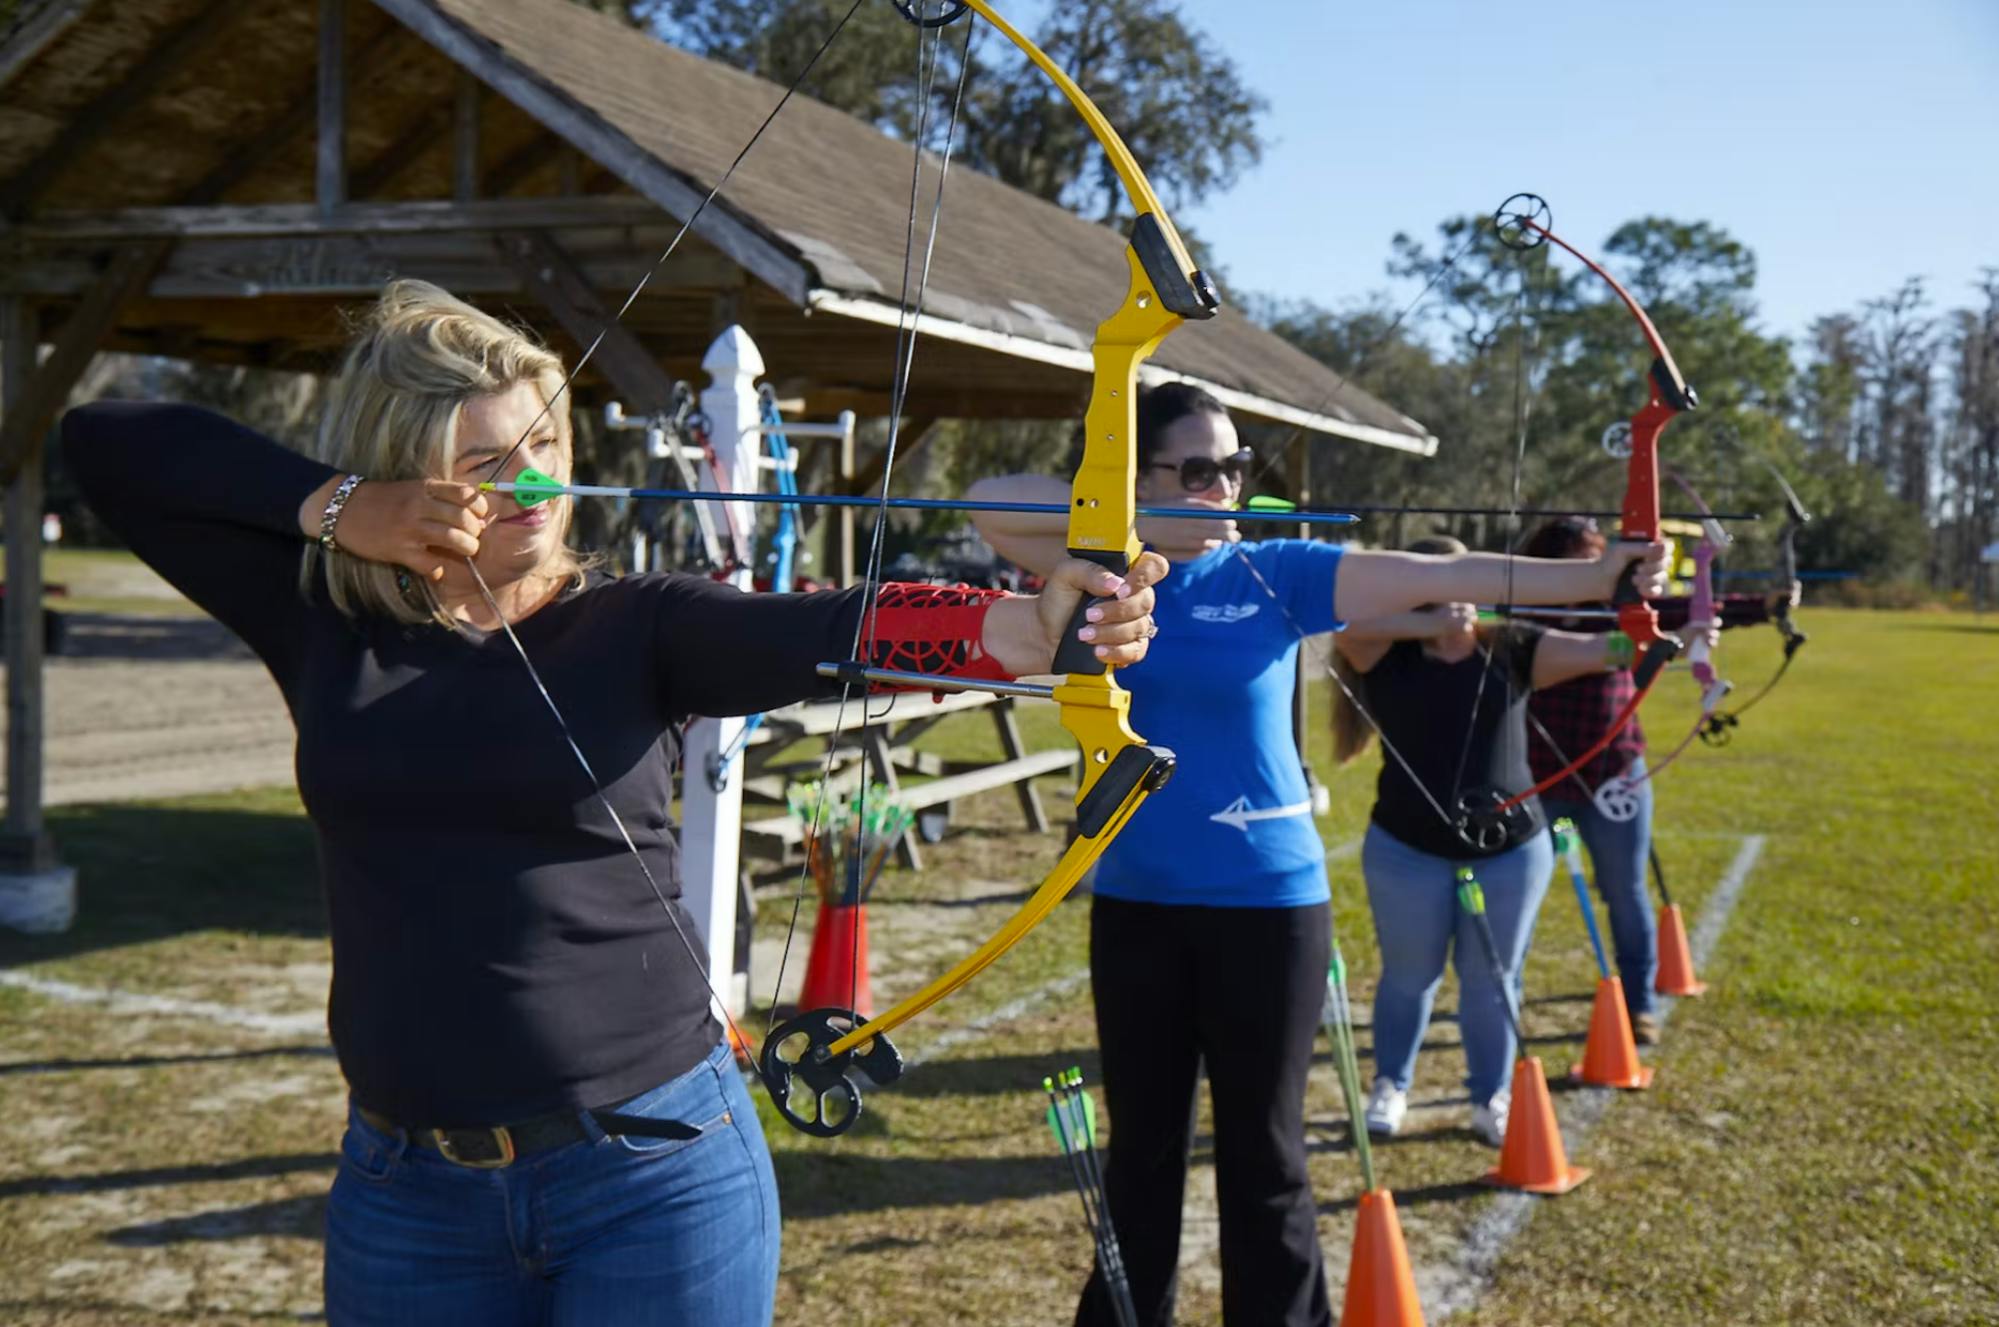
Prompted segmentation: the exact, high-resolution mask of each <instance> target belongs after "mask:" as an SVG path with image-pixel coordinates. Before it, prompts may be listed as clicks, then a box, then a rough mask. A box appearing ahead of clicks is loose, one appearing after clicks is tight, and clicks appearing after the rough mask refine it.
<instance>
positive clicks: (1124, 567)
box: [1050, 548, 1131, 677]
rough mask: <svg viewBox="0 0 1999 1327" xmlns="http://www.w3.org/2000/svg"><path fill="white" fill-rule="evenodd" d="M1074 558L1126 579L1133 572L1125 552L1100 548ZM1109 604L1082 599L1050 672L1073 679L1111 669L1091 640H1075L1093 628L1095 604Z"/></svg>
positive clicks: (1072, 552) (1075, 554)
mask: <svg viewBox="0 0 1999 1327" xmlns="http://www.w3.org/2000/svg"><path fill="white" fill-rule="evenodd" d="M1069 556H1070V557H1072V558H1081V559H1083V561H1085V562H1094V563H1096V564H1097V565H1098V566H1099V567H1102V568H1104V569H1105V570H1107V571H1110V572H1111V573H1113V574H1114V575H1117V576H1119V577H1123V576H1124V575H1126V574H1127V573H1129V572H1130V571H1131V559H1130V558H1128V557H1126V556H1125V555H1124V552H1123V551H1122V550H1117V551H1107V550H1105V549H1100V548H1091V549H1076V548H1072V549H1070V550H1069ZM1105 602H1107V601H1106V600H1104V599H1099V598H1093V597H1091V596H1089V595H1085V596H1084V597H1083V602H1082V603H1080V604H1077V605H1076V611H1075V612H1074V613H1071V614H1070V615H1069V625H1068V626H1066V627H1064V628H1063V629H1062V639H1061V640H1060V641H1059V642H1058V643H1057V644H1056V646H1055V666H1054V667H1053V668H1052V669H1051V670H1050V671H1052V672H1057V673H1066V674H1069V675H1072V676H1080V675H1085V674H1087V675H1089V676H1093V677H1096V676H1102V675H1103V674H1104V673H1107V672H1109V671H1110V666H1109V665H1108V664H1106V663H1105V662H1104V661H1103V660H1102V659H1099V658H1098V657H1097V647H1096V646H1094V645H1092V644H1091V643H1090V642H1089V641H1086V640H1078V639H1076V633H1077V632H1079V631H1081V630H1082V629H1083V628H1084V627H1087V626H1089V625H1090V619H1089V612H1090V609H1092V608H1094V607H1095V606H1096V605H1098V604H1101V603H1105Z"/></svg>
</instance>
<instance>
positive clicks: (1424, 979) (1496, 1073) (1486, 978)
mask: <svg viewBox="0 0 1999 1327" xmlns="http://www.w3.org/2000/svg"><path fill="white" fill-rule="evenodd" d="M1360 862H1361V871H1362V873H1363V874H1364V875H1365V876H1366V877H1367V901H1368V906H1369V907H1370V908H1371V909H1372V910H1373V912H1374V931H1375V936H1376V938H1377V939H1378V940H1379V942H1380V944H1381V980H1380V982H1379V983H1378V984H1377V985H1376V987H1375V991H1374V1072H1375V1076H1376V1077H1377V1078H1386V1079H1388V1080H1389V1081H1390V1082H1392V1083H1394V1084H1395V1085H1396V1086H1397V1087H1399V1088H1401V1089H1403V1090H1404V1091H1407V1090H1408V1088H1409V1083H1410V1080H1411V1079H1412V1078H1413V1077H1414V1076H1415V1072H1416V1051H1417V1049H1418V1048H1419V1047H1421V1046H1422V1044H1423V1033H1424V1031H1425V1030H1426V1029H1428V1027H1429V1025H1430V1005H1431V1002H1432V1001H1434V1000H1435V999H1436V996H1437V986H1438V984H1439V983H1441V982H1442V981H1443V979H1444V958H1445V955H1446V954H1449V955H1450V958H1451V964H1452V966H1453V967H1454V968H1455V969H1456V970H1457V974H1458V991H1459V999H1458V1027H1459V1030H1460V1031H1461V1032H1462V1033H1463V1035H1464V1046H1465V1087H1466V1089H1467V1090H1468V1091H1469V1092H1470V1093H1471V1099H1472V1101H1473V1102H1474V1103H1476V1104H1479V1105H1483V1104H1484V1103H1486V1102H1487V1101H1490V1100H1491V1099H1492V1097H1493V1094H1494V1093H1496V1092H1498V1091H1499V1090H1500V1089H1501V1088H1504V1087H1505V1086H1506V1085H1507V1084H1508V1083H1509V1082H1510V1081H1511V1080H1512V1077H1513V1057H1514V1054H1515V1052H1516V1050H1517V1047H1516V1046H1515V1045H1514V1042H1513V1028H1512V1025H1511V1024H1510V1023H1509V1021H1508V1019H1507V1016H1506V1004H1505V999H1506V997H1505V994H1504V988H1502V987H1501V985H1500V983H1499V979H1498V977H1497V974H1495V973H1494V972H1493V970H1492V963H1491V961H1490V960H1488V959H1487V957H1486V952H1485V946H1484V945H1483V944H1482V943H1481V942H1480V940H1479V937H1478V932H1477V930H1476V928H1475V924H1474V923H1473V921H1472V918H1471V916H1470V915H1469V914H1468V913H1466V912H1465V911H1464V910H1463V909H1462V908H1460V907H1459V906H1458V898H1457V868H1458V867H1459V866H1461V865H1462V866H1470V867H1471V868H1472V870H1473V872H1474V873H1475V874H1476V875H1477V877H1478V882H1479V884H1480V885H1481V886H1482V887H1483V889H1484V891H1485V911H1486V917H1487V919H1488V920H1489V921H1490V922H1491V925H1492V936H1493V939H1494V940H1495V941H1496V942H1497V944H1498V946H1499V956H1500V958H1501V959H1502V960H1503V961H1504V962H1505V964H1506V970H1507V972H1508V973H1510V974H1511V976H1512V986H1513V993H1512V995H1513V1000H1514V1001H1515V1008H1518V1007H1519V1006H1518V1001H1519V999H1520V995H1521V984H1520V969H1521V966H1522V964H1523V963H1524V962H1525V961H1526V958H1527V946H1528V943H1529V942H1530V941H1531V940H1532V939H1533V938H1534V919H1535V916H1536V915H1537V914H1538V913H1539V912H1540V910H1541V900H1542V899H1544V898H1546V897H1547V895H1548V881H1549V880H1550V878H1552V877H1553V875H1554V872H1555V845H1554V843H1553V841H1552V840H1551V839H1550V837H1549V836H1548V834H1547V833H1546V832H1545V831H1544V832H1542V833H1540V834H1536V835H1535V836H1534V837H1533V838H1531V839H1529V840H1528V841H1527V842H1525V843H1523V844H1521V845H1520V846H1518V847H1516V848H1512V849H1509V850H1508V851H1506V852H1503V853H1501V854H1500V855H1498V856H1497V857H1485V858H1478V859H1465V860H1455V859H1452V858H1447V857H1434V856H1432V855H1431V854H1429V853H1427V852H1419V851H1418V850H1417V849H1415V848H1412V847H1410V846H1409V845H1408V844H1406V843H1403V842H1402V841H1401V840H1400V839H1398V838H1396V837H1395V836H1394V835H1392V834H1390V833H1389V832H1388V831H1386V830H1384V829H1382V828H1381V827H1380V826H1379V825H1370V826H1368V830H1367V840H1366V842H1365V843H1363V844H1362V845H1361V850H1360ZM1454 945H1455V947H1454Z"/></svg>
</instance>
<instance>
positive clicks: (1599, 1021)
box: [1569, 977, 1652, 1091]
mask: <svg viewBox="0 0 1999 1327" xmlns="http://www.w3.org/2000/svg"><path fill="white" fill-rule="evenodd" d="M1569 1077H1570V1078H1573V1079H1574V1080H1576V1081H1577V1082H1579V1083H1588V1084H1589V1085H1590V1086H1591V1087H1621V1088H1628V1089H1630V1090H1632V1091H1637V1090H1639V1089H1641V1088H1648V1087H1650V1086H1652V1066H1651V1065H1649V1064H1640V1063H1639V1062H1638V1042H1637V1040H1636V1039H1635V1038H1633V1037H1632V1035H1631V1013H1630V1011H1629V1010H1627V1009H1626V1008H1625V1007H1624V983H1623V982H1622V981H1619V980H1618V979H1617V978H1616V977H1605V978H1603V979H1602V980H1601V981H1599V982H1597V984H1596V1007H1595V1008H1594V1009H1592V1010H1591V1011H1590V1016H1589V1041H1588V1043H1587V1044H1585V1045H1584V1047H1583V1062H1582V1063H1581V1064H1578V1065H1575V1066H1573V1067H1571V1068H1570V1070H1569Z"/></svg>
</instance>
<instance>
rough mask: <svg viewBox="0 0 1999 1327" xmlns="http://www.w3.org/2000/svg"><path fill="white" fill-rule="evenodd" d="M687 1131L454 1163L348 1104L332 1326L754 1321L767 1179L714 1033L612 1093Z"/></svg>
mask: <svg viewBox="0 0 1999 1327" xmlns="http://www.w3.org/2000/svg"><path fill="white" fill-rule="evenodd" d="M619 1109H620V1111H621V1112H623V1113H625V1114H630V1115H644V1116H648V1117H652V1118H668V1119H677V1120H683V1121H685V1122H687V1123H689V1124H693V1125H698V1126H699V1127H700V1129H701V1136H700V1137H699V1138H694V1139H688V1140H680V1139H666V1138H623V1137H618V1138H606V1137H604V1136H603V1135H602V1134H601V1133H600V1132H599V1131H598V1130H597V1128H596V1125H595V1124H594V1123H592V1122H590V1121H589V1120H588V1117H585V1123H584V1128H585V1129H586V1130H588V1131H589V1132H590V1133H591V1134H592V1135H593V1137H594V1141H588V1142H578V1143H572V1144H569V1145H568V1146H566V1147H558V1148H552V1149H550V1150H549V1151H546V1152H539V1153H536V1154H534V1155H532V1156H529V1157H525V1158H523V1159H521V1160H519V1161H516V1162H515V1163H514V1164H513V1165H511V1166H508V1167H506V1168H505V1169H502V1170H468V1169H466V1168H464V1167H461V1166H457V1165H454V1164H453V1163H451V1162H449V1161H446V1160H445V1159H444V1158H443V1157H442V1156H440V1155H438V1154H437V1153H436V1152H433V1151H430V1150H429V1149H426V1148H417V1147H412V1146H410V1145H409V1143H408V1141H407V1139H406V1138H405V1137H404V1136H403V1135H402V1134H401V1133H400V1132H398V1133H394V1134H390V1133H384V1132H382V1131H381V1130H379V1129H376V1128H374V1127H373V1126H371V1125H370V1124H368V1123H367V1122H366V1121H365V1120H363V1119H362V1118H361V1116H360V1114H359V1112H358V1111H355V1110H353V1109H352V1108H350V1109H349V1111H348V1116H347V1134H346V1137H345V1138H344V1139H343V1140H342V1141H341V1146H340V1151H341V1161H340V1171H339V1174H338V1175H337V1176H336V1178H335V1179H334V1181H333V1195H332V1197H331V1199H330V1200H329V1201H328V1204H327V1209H326V1318H327V1322H328V1323H329V1324H330V1325H331V1327H416V1325H417V1324H424V1325H425V1327H430V1325H431V1324H458V1323H466V1324H473V1323H476V1324H478V1325H479V1327H542V1325H544V1324H547V1325H550V1327H554V1325H567V1324H576V1325H577V1327H582V1325H583V1324H590V1327H636V1325H637V1324H654V1323H657V1324H669V1323H671V1324H682V1323H700V1324H702V1327H766V1325H767V1324H768V1323H769V1322H770V1319H771V1313H772V1304H773V1300H774V1298H775V1295H776V1290H777V1260H778V1210H777V1182H776V1179H775V1178H774V1176H773V1175H772V1173H771V1165H770V1152H769V1151H768V1149H767V1148H766V1147H765V1145H764V1137H763V1129H762V1126H761V1125H760V1124H758V1122H757V1112H756V1106H755V1104H754V1103H753V1102H752V1101H751V1100H750V1094H749V1091H748V1090H747V1089H746V1088H745V1087H744V1085H743V1079H742V1075H741V1074H740V1073H738V1072H737V1070H736V1066H735V1063H734V1059H733V1057H732V1056H731V1054H730V1051H729V1047H728V1045H727V1044H726V1043H724V1044H723V1045H721V1046H719V1047H717V1048H716V1050H715V1052H714V1053H713V1054H711V1055H710V1056H709V1057H708V1058H707V1059H706V1060H704V1061H702V1062H701V1063H700V1064H698V1065H696V1066H695V1067H694V1068H692V1069H690V1070H688V1071H687V1072H686V1073H684V1074H682V1075H681V1076H680V1077H678V1078H676V1079H674V1080H673V1081H672V1082H669V1083H665V1084H662V1085H661V1086H659V1087H656V1088H654V1089H652V1090H651V1091H649V1092H646V1093H643V1094H642V1095H640V1096H637V1097H635V1098H633V1099H632V1100H631V1101H629V1102H627V1103H625V1104H623V1105H622V1106H620V1107H619Z"/></svg>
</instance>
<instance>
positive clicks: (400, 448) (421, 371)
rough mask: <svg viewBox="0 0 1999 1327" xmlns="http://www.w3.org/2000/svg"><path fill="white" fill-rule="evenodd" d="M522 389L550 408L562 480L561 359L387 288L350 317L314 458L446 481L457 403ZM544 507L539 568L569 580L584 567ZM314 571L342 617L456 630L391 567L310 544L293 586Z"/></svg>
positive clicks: (478, 320)
mask: <svg viewBox="0 0 1999 1327" xmlns="http://www.w3.org/2000/svg"><path fill="white" fill-rule="evenodd" d="M523 382H531V383H533V384H535V386H536V387H537V388H539V389H540V392H541V398H542V401H543V402H544V403H545V404H547V405H548V419H549V422H550V423H552V424H553V425H554V427H555V432H556V439H557V444H558V446H559V447H560V448H561V451H562V457H563V462H564V464H563V472H564V473H563V475H562V476H558V477H566V476H567V471H568V460H569V456H570V444H571V433H570V421H569V394H568V393H567V392H566V391H563V390H562V386H563V373H562V361H561V360H560V359H559V358H558V357H557V356H556V355H555V354H554V353H553V352H552V351H550V350H549V349H547V348H546V347H545V346H543V345H542V344H541V343H540V342H538V341H536V340H535V339H534V338H533V336H532V335H531V334H529V333H528V332H527V331H525V330H523V329H521V328H518V327H514V326H511V325H509V324H508V323H505V322H502V321H501V320H500V319H498V318H495V317H494V316H493V315H491V314H489V313H485V312H482V311H480V310H478V309H475V308H473V307H472V306H471V305H470V304H467V303H465V302H464V301H463V300H461V299H459V298H457V297H456V296H454V295H452V294H451V293H450V292H448V291H446V290H443V289H441V288H440V287H437V286H434V285H432V284H431V283H430V282H428V281H391V282H390V283H389V284H388V285H386V286H384V287H383V288H382V295H381V298H380V299H378V300H377V301H376V302H375V305H374V307H373V308H371V309H370V310H369V311H368V313H367V314H366V315H365V316H364V317H363V318H362V319H361V320H360V323H359V325H358V327H357V329H356V334H355V338H354V343H353V344H352V345H351V346H350V347H349V348H348V351H347V355H346V358H345V359H344V360H343V361H342V362H341V365H340V373H339V376H338V377H337V378H335V379H334V381H333V385H332V388H331V390H330V391H329V393H328V399H327V403H326V410H325V413H324V414H323V415H322V416H321V417H320V422H319V431H318V434H317V436H316V437H315V439H314V446H313V452H314V455H316V456H317V457H318V458H319V459H320V460H322V461H324V462H325V463H326V464H328V465H330V466H333V467H334V468H335V469H338V470H344V471H346V472H347V473H349V474H358V475H365V476H366V477H367V478H369V479H374V480H399V479H401V480H407V479H448V478H450V476H451V475H452V473H453V467H454V463H455V461H456V459H457V454H458V421H459V418H460V415H461V414H462V412H463V408H464V406H465V405H466V403H467V402H470V401H472V400H475V399H477V398H479V397H482V396H490V395H493V394H495V393H499V392H504V391H506V390H508V389H509V388H511V387H513V386H515V385H516V384H519V383H523ZM550 505H551V506H552V507H553V508H554V511H553V512H552V515H553V517H554V519H555V522H556V526H555V535H556V551H555V552H554V553H553V554H551V555H550V557H549V559H548V560H547V562H545V563H544V565H543V566H542V567H541V568H539V569H538V570H539V571H541V572H542V573H544V574H548V575H552V576H555V577H557V578H558V579H569V578H575V577H578V576H580V575H581V574H582V568H583V564H582V561H581V560H580V559H579V558H578V557H577V556H576V554H575V552H574V551H572V550H571V549H570V548H569V547H568V544H567V542H566V536H567V534H568V532H569V518H570V511H571V504H569V503H567V502H559V503H552V504H550ZM322 566H323V567H324V569H325V575H326V588H327V592H328V594H329V595H330V596H331V598H332V600H333V606H334V607H335V608H336V609H338V610H339V611H340V612H342V613H344V614H346V615H347V616H348V617H360V616H362V615H364V614H367V615H377V616H381V617H387V618H390V619H392V620H394V621H398V622H408V623H422V622H439V623H442V624H444V625H447V626H449V625H454V623H453V622H452V619H451V618H450V617H448V616H447V615H446V614H445V613H444V612H443V610H442V609H441V608H439V606H438V604H437V600H436V599H435V598H434V597H433V596H432V595H431V593H430V588H429V586H428V584H427V583H426V582H424V581H423V580H421V579H419V578H416V577H413V576H411V575H409V574H408V573H407V572H405V571H403V570H402V569H400V568H397V567H392V566H389V565H387V564H385V563H381V562H369V561H365V560H363V559H361V558H357V557H354V556H353V555H351V554H349V553H345V552H342V551H340V550H338V549H335V550H334V551H332V552H331V553H328V552H326V551H324V550H322V549H321V548H319V547H318V546H317V545H313V546H311V547H309V548H308V549H307V550H306V556H305V561H304V564H303V566H302V567H301V569H300V575H299V583H300V586H301V587H302V588H305V589H307V590H308V591H309V590H310V587H311V585H312V580H313V574H314V571H315V570H316V569H317V568H319V567H322Z"/></svg>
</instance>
